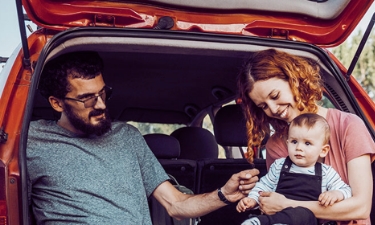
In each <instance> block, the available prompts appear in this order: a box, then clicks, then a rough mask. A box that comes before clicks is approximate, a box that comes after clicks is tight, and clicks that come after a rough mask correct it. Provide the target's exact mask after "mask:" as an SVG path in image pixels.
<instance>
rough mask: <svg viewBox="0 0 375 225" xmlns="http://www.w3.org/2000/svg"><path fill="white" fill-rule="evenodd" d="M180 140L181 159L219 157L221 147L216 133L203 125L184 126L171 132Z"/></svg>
mask: <svg viewBox="0 0 375 225" xmlns="http://www.w3.org/2000/svg"><path fill="white" fill-rule="evenodd" d="M171 136H172V137H175V138H177V140H178V141H179V142H180V147H181V153H180V157H179V158H180V159H192V160H198V159H217V158H218V156H219V148H218V145H217V143H216V140H215V137H214V135H213V134H212V133H211V132H210V131H208V130H206V129H204V128H201V127H182V128H179V129H177V130H175V131H174V132H172V133H171Z"/></svg>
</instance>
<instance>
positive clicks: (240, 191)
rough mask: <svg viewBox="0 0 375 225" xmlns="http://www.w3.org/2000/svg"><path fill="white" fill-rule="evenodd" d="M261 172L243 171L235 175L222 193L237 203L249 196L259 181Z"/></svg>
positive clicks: (253, 170) (254, 170)
mask: <svg viewBox="0 0 375 225" xmlns="http://www.w3.org/2000/svg"><path fill="white" fill-rule="evenodd" d="M258 174H259V170H257V169H251V170H243V171H241V172H239V173H236V174H233V175H232V177H231V178H230V179H229V180H228V181H227V183H226V184H225V185H224V186H223V187H222V188H221V192H222V193H223V194H224V196H225V197H226V198H227V199H228V201H230V202H236V201H238V200H240V199H241V198H243V197H245V196H247V195H248V194H249V192H250V190H251V189H252V188H253V187H254V186H255V183H256V182H257V181H258V177H257V175H258Z"/></svg>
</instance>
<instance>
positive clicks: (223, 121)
mask: <svg viewBox="0 0 375 225" xmlns="http://www.w3.org/2000/svg"><path fill="white" fill-rule="evenodd" d="M213 126H214V133H215V138H216V141H217V143H219V144H220V145H222V146H247V134H246V132H247V131H246V119H245V116H244V115H243V113H242V108H241V105H226V106H224V107H222V108H221V109H219V111H218V112H217V113H216V115H215V119H214V125H213Z"/></svg>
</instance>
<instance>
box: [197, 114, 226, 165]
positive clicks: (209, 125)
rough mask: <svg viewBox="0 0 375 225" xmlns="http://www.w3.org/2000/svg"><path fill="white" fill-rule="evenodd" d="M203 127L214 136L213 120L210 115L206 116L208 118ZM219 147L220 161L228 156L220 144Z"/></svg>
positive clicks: (205, 119)
mask: <svg viewBox="0 0 375 225" xmlns="http://www.w3.org/2000/svg"><path fill="white" fill-rule="evenodd" d="M202 127H203V128H204V129H207V130H209V131H210V132H211V133H212V134H214V126H213V124H212V120H211V118H210V116H209V115H206V117H204V119H203V125H202ZM214 135H215V134H214ZM218 147H219V159H225V158H226V156H225V150H224V148H223V147H222V146H221V145H219V144H218Z"/></svg>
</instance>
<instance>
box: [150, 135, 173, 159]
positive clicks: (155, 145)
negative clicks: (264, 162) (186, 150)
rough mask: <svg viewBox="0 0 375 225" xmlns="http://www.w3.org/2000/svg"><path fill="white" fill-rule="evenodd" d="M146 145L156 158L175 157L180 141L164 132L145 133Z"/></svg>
mask: <svg viewBox="0 0 375 225" xmlns="http://www.w3.org/2000/svg"><path fill="white" fill-rule="evenodd" d="M143 137H144V138H145V140H146V143H147V145H148V146H149V147H150V149H151V151H152V152H153V153H154V155H155V156H156V158H158V159H175V158H178V157H179V156H180V143H179V142H178V140H177V139H176V138H174V137H172V136H169V135H166V134H146V135H144V136H143Z"/></svg>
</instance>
